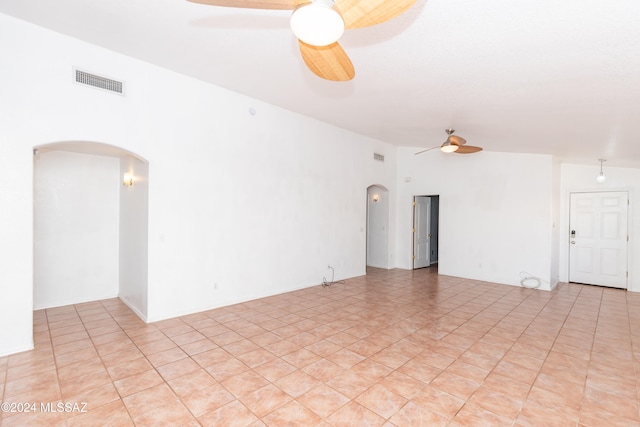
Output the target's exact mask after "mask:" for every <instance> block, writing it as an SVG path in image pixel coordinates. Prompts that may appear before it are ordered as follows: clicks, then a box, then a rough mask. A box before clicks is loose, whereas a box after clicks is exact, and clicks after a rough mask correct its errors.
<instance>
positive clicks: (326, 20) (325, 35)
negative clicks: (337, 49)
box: [290, 0, 344, 46]
mask: <svg viewBox="0 0 640 427" xmlns="http://www.w3.org/2000/svg"><path fill="white" fill-rule="evenodd" d="M333 4H334V3H333V1H331V0H316V1H314V2H313V3H309V4H305V5H303V6H300V7H298V8H296V10H294V11H293V14H292V15H291V21H290V25H291V31H293V34H295V36H296V37H297V38H298V39H300V40H301V41H303V42H304V43H306V44H310V45H312V46H328V45H330V44H332V43H335V42H337V41H338V39H339V38H340V37H341V36H342V34H343V33H344V20H343V19H342V16H340V13H338V11H336V10H335V9H333Z"/></svg>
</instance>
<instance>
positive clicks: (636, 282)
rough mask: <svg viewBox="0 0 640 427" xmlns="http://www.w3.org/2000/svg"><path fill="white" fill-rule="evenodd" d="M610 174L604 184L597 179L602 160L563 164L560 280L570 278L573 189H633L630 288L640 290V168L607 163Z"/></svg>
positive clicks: (631, 197) (630, 223)
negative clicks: (619, 166)
mask: <svg viewBox="0 0 640 427" xmlns="http://www.w3.org/2000/svg"><path fill="white" fill-rule="evenodd" d="M603 169H604V173H605V175H606V177H607V179H606V181H605V182H604V183H602V184H598V183H597V182H596V175H597V174H598V173H599V172H600V164H599V163H597V162H594V164H593V165H588V166H585V165H575V164H563V165H562V167H561V182H562V185H561V202H560V218H561V221H560V280H561V281H563V282H566V281H567V280H569V237H568V236H569V200H570V195H571V192H578V191H628V192H629V203H630V205H629V211H628V214H629V223H628V224H629V227H628V232H629V246H628V254H627V255H628V269H629V278H628V282H627V289H628V290H629V291H633V292H640V249H638V246H637V243H636V242H638V241H640V197H638V195H640V169H630V168H616V167H607V166H606V163H605V166H604V167H603Z"/></svg>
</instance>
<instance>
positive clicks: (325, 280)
mask: <svg viewBox="0 0 640 427" xmlns="http://www.w3.org/2000/svg"><path fill="white" fill-rule="evenodd" d="M329 268H330V269H331V281H330V282H327V278H326V277H323V278H322V286H331V285H335V284H336V283H345V282H344V280H338V281H337V282H334V281H333V278H334V276H335V270H334V269H333V267H331V266H329Z"/></svg>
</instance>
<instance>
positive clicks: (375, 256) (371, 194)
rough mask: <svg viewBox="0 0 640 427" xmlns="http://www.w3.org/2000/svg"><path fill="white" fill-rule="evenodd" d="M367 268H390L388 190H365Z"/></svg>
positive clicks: (382, 188) (374, 188) (373, 187)
mask: <svg viewBox="0 0 640 427" xmlns="http://www.w3.org/2000/svg"><path fill="white" fill-rule="evenodd" d="M366 264H367V266H368V267H378V268H387V269H388V268H391V267H390V263H389V190H387V189H386V188H385V187H384V186H382V185H371V186H370V187H369V188H367V263H366Z"/></svg>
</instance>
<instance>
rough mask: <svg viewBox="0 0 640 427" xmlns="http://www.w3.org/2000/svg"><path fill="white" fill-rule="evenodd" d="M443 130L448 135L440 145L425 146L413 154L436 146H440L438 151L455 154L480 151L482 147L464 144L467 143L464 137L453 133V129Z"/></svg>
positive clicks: (433, 148)
mask: <svg viewBox="0 0 640 427" xmlns="http://www.w3.org/2000/svg"><path fill="white" fill-rule="evenodd" d="M445 132H446V133H447V135H449V136H448V137H447V140H446V141H445V142H443V143H442V145H440V146H439V147H431V148H427V149H426V150H422V151H418V152H417V153H415V154H421V153H424V152H426V151H430V150H435V149H436V148H440V151H442V152H443V153H456V154H471V153H477V152H478V151H482V147H476V146H474V145H466V144H467V140H466V139H464V138H462V137H460V136H458V135H454V134H453V133H454V132H455V129H446V130H445Z"/></svg>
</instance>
